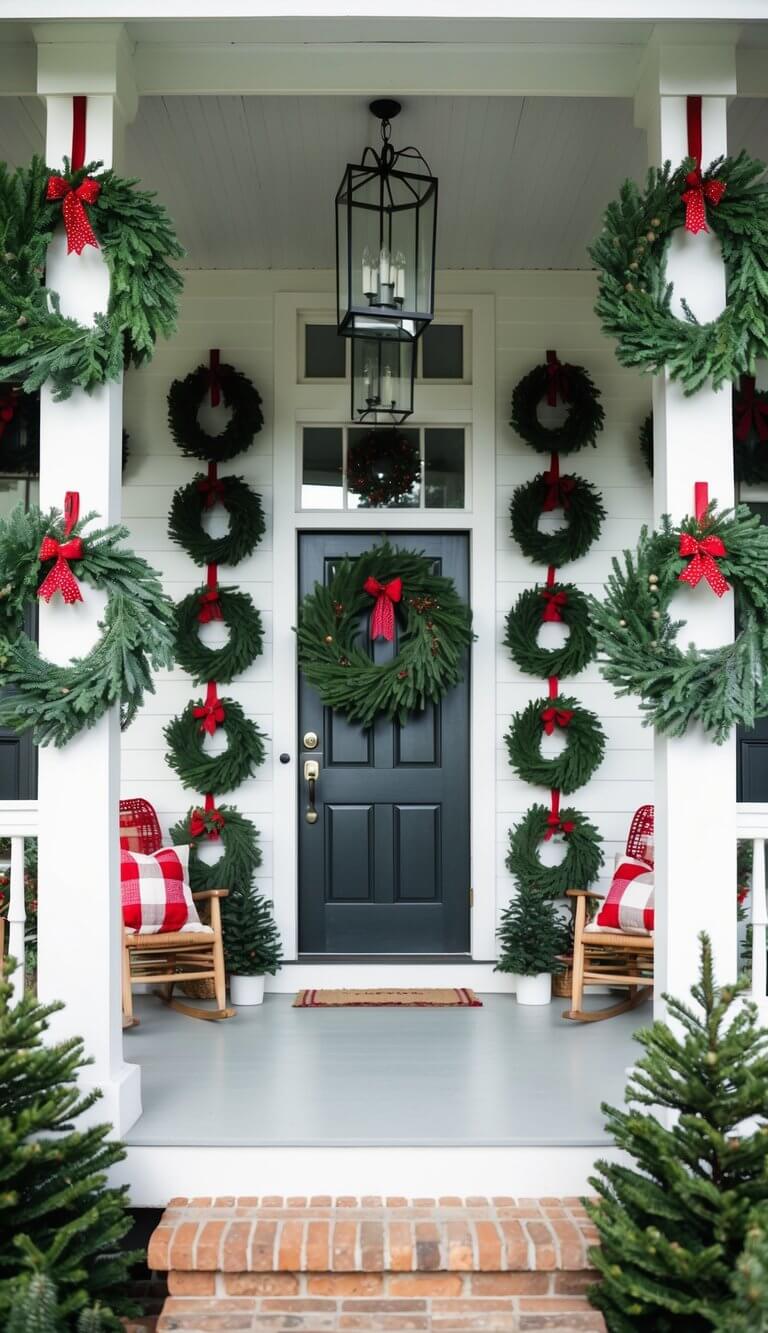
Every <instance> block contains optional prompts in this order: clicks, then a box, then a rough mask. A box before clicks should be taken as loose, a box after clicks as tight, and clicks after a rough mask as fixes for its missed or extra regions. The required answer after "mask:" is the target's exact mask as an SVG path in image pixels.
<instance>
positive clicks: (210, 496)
mask: <svg viewBox="0 0 768 1333" xmlns="http://www.w3.org/2000/svg"><path fill="white" fill-rule="evenodd" d="M197 489H198V490H199V492H200V494H201V495H202V496H203V498H204V500H205V507H206V509H213V506H214V505H215V504H220V503H221V501H222V500H223V499H224V482H223V481H219V479H218V477H200V479H199V481H198V483H197Z"/></svg>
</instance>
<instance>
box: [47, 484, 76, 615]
mask: <svg viewBox="0 0 768 1333" xmlns="http://www.w3.org/2000/svg"><path fill="white" fill-rule="evenodd" d="M79 512H80V496H79V495H78V493H77V491H67V493H66V495H65V496H64V536H65V537H67V538H68V539H69V540H68V541H65V542H60V541H59V540H58V538H56V537H51V536H50V535H49V536H47V537H43V540H42V542H41V545H40V550H39V552H38V556H37V558H38V560H41V561H45V560H55V561H56V564H55V565H54V566H53V569H50V570H49V571H48V573H47V574H46V576H45V578H44V579H43V582H42V583H41V584H40V587H39V588H38V590H37V595H38V597H40V598H42V600H43V601H44V602H50V600H51V598H52V597H53V595H54V593H57V592H60V593H61V595H62V597H63V598H64V601H65V602H66V603H67V605H68V606H71V605H72V603H73V602H82V600H83V594H82V593H81V591H80V585H79V584H78V582H77V579H76V578H75V576H74V574H73V573H72V570H71V569H70V567H69V562H70V560H82V558H83V542H82V538H81V537H70V536H69V534H70V532H71V531H72V529H73V527H74V526H75V524H76V522H77V519H78V514H79Z"/></svg>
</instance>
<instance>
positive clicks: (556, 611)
mask: <svg viewBox="0 0 768 1333" xmlns="http://www.w3.org/2000/svg"><path fill="white" fill-rule="evenodd" d="M540 596H542V597H543V598H544V601H545V602H546V606H545V607H544V610H543V611H542V613H541V618H542V620H543V621H548V620H554V621H559V620H562V618H563V617H562V616H561V614H560V611H561V609H562V607H564V606H567V605H568V594H567V593H566V592H552V591H551V589H550V588H542V589H541V593H540Z"/></svg>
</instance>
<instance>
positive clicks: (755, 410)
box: [639, 389, 768, 486]
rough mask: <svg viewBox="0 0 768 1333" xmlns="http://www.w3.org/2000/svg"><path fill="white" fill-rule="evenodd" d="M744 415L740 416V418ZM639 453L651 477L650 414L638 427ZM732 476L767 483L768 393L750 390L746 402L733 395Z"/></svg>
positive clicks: (749, 482) (736, 392)
mask: <svg viewBox="0 0 768 1333" xmlns="http://www.w3.org/2000/svg"><path fill="white" fill-rule="evenodd" d="M742 413H743V415H742ZM639 443H640V452H641V454H642V455H643V459H644V461H645V465H646V467H647V468H648V471H649V472H650V474H651V476H653V413H652V412H649V413H648V416H647V417H646V418H645V421H644V422H643V424H642V426H641V428H640V441H639ZM733 475H734V479H735V480H736V481H743V482H745V483H746V485H748V486H757V485H760V484H762V483H763V482H766V481H768V393H761V392H759V391H757V390H755V389H752V390H751V395H750V399H749V401H748V402H746V403H745V401H744V399H743V397H742V396H741V394H740V393H739V392H738V391H737V390H736V389H734V394H733Z"/></svg>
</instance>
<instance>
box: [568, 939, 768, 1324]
mask: <svg viewBox="0 0 768 1333" xmlns="http://www.w3.org/2000/svg"><path fill="white" fill-rule="evenodd" d="M747 984H748V983H747V982H746V981H745V980H743V979H742V981H740V982H738V983H736V984H734V985H732V986H723V987H718V986H716V985H715V982H714V973H713V967H712V947H711V944H710V942H709V940H708V939H707V938H706V936H704V935H702V936H701V972H700V979H699V981H698V983H697V984H696V985H695V986H693V987H692V990H691V994H692V996H693V999H694V1001H695V1006H696V1007H695V1008H694V1007H689V1006H688V1005H685V1004H683V1003H682V1002H681V1001H679V1000H675V999H674V998H671V997H669V996H665V999H666V1001H667V1006H668V1009H669V1013H670V1016H671V1018H672V1019H673V1021H674V1023H675V1030H674V1031H673V1030H672V1029H671V1028H670V1027H669V1026H668V1025H667V1024H666V1023H661V1022H658V1023H654V1024H653V1025H652V1026H651V1027H649V1028H646V1029H645V1030H644V1031H641V1032H639V1033H637V1034H636V1039H637V1040H638V1041H639V1042H640V1044H641V1046H642V1047H643V1048H644V1054H643V1056H642V1058H641V1059H640V1060H639V1061H638V1063H637V1066H636V1067H635V1069H634V1070H633V1071H632V1074H631V1077H630V1081H629V1084H628V1086H627V1091H626V1095H625V1101H626V1102H627V1106H628V1109H627V1110H625V1111H619V1110H616V1109H615V1108H614V1107H611V1106H604V1107H603V1110H604V1112H605V1114H606V1116H607V1128H608V1129H609V1130H610V1132H611V1136H612V1138H613V1139H614V1141H615V1143H616V1146H617V1147H618V1148H620V1149H621V1150H622V1152H623V1153H625V1154H626V1155H627V1156H628V1157H630V1158H632V1159H633V1160H634V1162H635V1164H636V1166H637V1168H638V1169H635V1168H634V1167H633V1166H632V1165H628V1164H625V1163H623V1162H621V1163H614V1162H605V1161H599V1162H598V1163H597V1170H598V1171H599V1172H600V1175H599V1176H597V1177H596V1178H594V1179H593V1180H592V1181H591V1184H592V1185H593V1186H594V1188H595V1189H596V1191H597V1193H598V1195H599V1196H600V1197H599V1199H598V1200H597V1201H596V1202H595V1203H591V1204H589V1205H588V1208H589V1213H590V1215H591V1217H592V1220H593V1221H594V1223H595V1225H596V1227H597V1231H598V1236H599V1240H600V1248H599V1249H598V1248H596V1249H594V1250H593V1251H592V1259H593V1262H594V1264H595V1267H596V1268H597V1269H598V1271H599V1273H600V1275H601V1277H602V1281H601V1283H600V1285H598V1286H595V1287H593V1288H592V1289H591V1291H590V1298H591V1300H592V1303H593V1304H594V1305H595V1306H597V1307H598V1308H599V1309H600V1310H602V1311H603V1313H604V1315H605V1320H606V1323H607V1325H608V1328H609V1329H610V1330H611V1333H705V1330H708V1331H711V1329H712V1327H713V1326H714V1325H715V1324H716V1321H717V1319H718V1318H719V1317H720V1315H721V1314H722V1313H723V1312H724V1310H725V1309H726V1308H727V1307H728V1304H729V1302H730V1301H731V1298H732V1293H731V1278H732V1275H733V1273H734V1270H735V1268H736V1265H737V1262H738V1261H739V1256H740V1255H741V1253H742V1250H743V1249H744V1245H745V1242H746V1240H747V1236H748V1233H749V1230H750V1225H751V1220H750V1219H751V1217H752V1216H753V1212H754V1209H755V1208H756V1206H757V1205H760V1204H763V1203H766V1202H768V1123H766V1113H767V1112H768V1031H766V1030H765V1029H761V1028H760V1027H759V1026H758V1022H757V1010H756V1008H755V1006H754V1005H752V1004H749V1003H745V1001H744V999H743V994H742V993H743V992H744V990H745V989H746V986H747ZM644 1108H651V1109H648V1110H646V1109H644ZM659 1108H662V1110H663V1111H669V1112H672V1113H673V1114H674V1123H673V1124H672V1126H671V1128H667V1127H666V1126H665V1125H664V1124H662V1122H661V1120H660V1119H658V1118H657V1115H656V1114H654V1111H657V1110H658V1109H659ZM755 1122H757V1123H755ZM745 1126H746V1127H745ZM756 1327H759V1325H757V1326H756ZM728 1333H731V1327H730V1326H729V1329H728Z"/></svg>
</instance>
